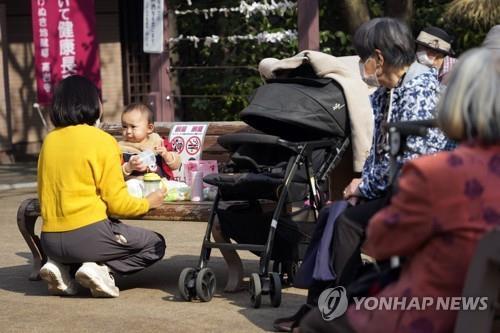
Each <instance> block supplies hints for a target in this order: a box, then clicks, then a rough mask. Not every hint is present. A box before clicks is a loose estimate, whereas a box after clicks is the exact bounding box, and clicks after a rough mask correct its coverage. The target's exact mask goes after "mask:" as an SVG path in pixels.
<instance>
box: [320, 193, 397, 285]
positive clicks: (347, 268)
mask: <svg viewBox="0 0 500 333" xmlns="http://www.w3.org/2000/svg"><path fill="white" fill-rule="evenodd" d="M387 203H388V198H387V197H383V198H380V199H375V200H370V201H367V202H365V203H362V204H359V205H357V206H354V207H350V208H348V209H346V210H345V212H344V213H343V214H341V215H340V216H339V218H338V220H337V222H336V223H335V228H334V231H333V240H332V245H331V251H330V252H331V258H332V264H333V268H334V270H335V274H337V277H338V279H337V281H336V282H337V283H336V284H337V285H341V286H347V285H348V284H350V283H351V282H352V281H353V280H354V278H355V276H356V272H357V271H358V268H359V267H360V266H361V264H362V262H361V245H362V244H363V241H364V240H365V230H366V227H367V226H368V222H369V221H370V219H371V218H372V216H373V215H375V213H377V212H378V211H379V210H380V209H382V208H383V207H385V206H386V205H387Z"/></svg>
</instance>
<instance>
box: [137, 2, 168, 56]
mask: <svg viewBox="0 0 500 333" xmlns="http://www.w3.org/2000/svg"><path fill="white" fill-rule="evenodd" d="M163 1H164V0H144V25H143V31H144V36H143V45H142V47H143V51H144V52H145V53H162V52H163Z"/></svg>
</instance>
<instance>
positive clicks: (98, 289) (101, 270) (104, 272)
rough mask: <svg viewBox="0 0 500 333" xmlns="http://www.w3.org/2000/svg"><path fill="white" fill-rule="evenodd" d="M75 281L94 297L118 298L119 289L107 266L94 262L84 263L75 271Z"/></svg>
mask: <svg viewBox="0 0 500 333" xmlns="http://www.w3.org/2000/svg"><path fill="white" fill-rule="evenodd" d="M75 277H76V281H78V283H79V284H81V285H82V286H84V287H85V288H89V289H90V292H91V293H92V296H94V297H118V295H119V294H120V289H118V287H117V286H115V279H114V278H113V276H112V275H111V273H110V271H109V268H108V266H106V265H98V264H96V263H95V262H84V263H83V264H82V266H81V267H80V268H79V269H78V270H77V271H76V274H75Z"/></svg>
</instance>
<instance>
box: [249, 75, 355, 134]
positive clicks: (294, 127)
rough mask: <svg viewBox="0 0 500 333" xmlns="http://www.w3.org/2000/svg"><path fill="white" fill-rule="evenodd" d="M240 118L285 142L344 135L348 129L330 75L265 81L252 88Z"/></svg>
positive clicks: (339, 92) (339, 93) (340, 96)
mask: <svg viewBox="0 0 500 333" xmlns="http://www.w3.org/2000/svg"><path fill="white" fill-rule="evenodd" d="M240 117H241V119H242V120H243V121H244V122H246V123H247V124H249V125H250V126H252V127H254V128H256V129H257V130H260V131H262V132H264V133H267V134H271V135H276V136H279V137H281V138H283V139H285V140H289V141H310V140H318V139H324V138H331V137H345V136H346V135H347V134H348V133H347V132H348V130H349V123H348V117H347V110H346V102H345V98H344V94H343V91H342V87H341V86H340V85H339V84H338V83H337V82H336V81H335V80H333V79H330V78H305V77H295V78H285V79H274V80H269V81H268V83H267V84H265V85H263V86H261V87H259V88H257V89H256V91H255V92H254V95H253V96H252V98H251V100H250V104H249V105H248V106H247V107H246V108H245V109H244V110H243V111H242V112H241V113H240Z"/></svg>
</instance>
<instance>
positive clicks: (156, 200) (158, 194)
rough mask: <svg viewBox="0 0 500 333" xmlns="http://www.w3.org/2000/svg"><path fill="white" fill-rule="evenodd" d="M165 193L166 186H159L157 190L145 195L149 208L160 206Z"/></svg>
mask: <svg viewBox="0 0 500 333" xmlns="http://www.w3.org/2000/svg"><path fill="white" fill-rule="evenodd" d="M166 194H167V189H166V188H160V189H159V190H156V191H154V192H152V193H150V194H148V196H147V197H146V199H148V202H149V209H153V208H158V207H160V206H161V204H162V203H163V199H164V198H165V195H166Z"/></svg>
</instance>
